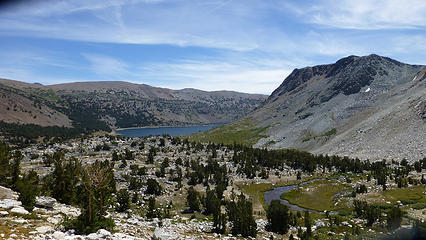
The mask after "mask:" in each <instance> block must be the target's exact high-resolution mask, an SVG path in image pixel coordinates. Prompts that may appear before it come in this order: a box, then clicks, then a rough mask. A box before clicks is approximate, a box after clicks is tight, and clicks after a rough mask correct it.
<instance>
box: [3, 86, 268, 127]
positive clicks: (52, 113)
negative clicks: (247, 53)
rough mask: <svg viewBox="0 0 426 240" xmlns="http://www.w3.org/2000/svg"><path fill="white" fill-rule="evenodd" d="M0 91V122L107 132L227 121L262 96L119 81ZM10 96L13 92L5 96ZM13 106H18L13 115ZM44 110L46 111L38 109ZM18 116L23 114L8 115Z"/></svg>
mask: <svg viewBox="0 0 426 240" xmlns="http://www.w3.org/2000/svg"><path fill="white" fill-rule="evenodd" d="M0 91H2V92H3V95H2V96H3V97H4V98H5V99H4V101H3V102H4V104H3V106H1V108H0V109H1V110H0V111H2V114H1V119H0V120H3V121H6V122H12V123H32V124H37V125H43V126H65V127H71V126H75V125H76V124H77V123H78V122H80V123H79V126H80V127H83V128H85V127H86V125H85V124H84V123H83V122H84V121H87V120H89V119H91V120H92V122H91V123H87V122H86V124H89V125H90V124H92V125H99V126H100V125H107V126H110V127H112V128H116V127H118V128H120V127H121V128H122V127H142V126H161V125H172V126H173V125H176V126H183V125H196V124H208V123H217V122H230V121H234V120H237V119H238V118H240V117H242V116H243V115H245V114H247V113H248V112H249V111H251V110H252V109H254V108H255V107H256V106H257V105H259V104H260V103H262V102H263V101H264V100H265V99H266V97H267V96H266V95H262V94H246V93H239V92H232V91H212V92H208V91H202V90H197V89H181V90H172V89H168V88H159V87H152V86H150V85H147V84H135V83H130V82H124V81H99V82H74V83H63V84H54V85H40V84H31V83H25V82H19V81H14V80H8V79H0ZM11 92H15V93H16V94H15V95H14V96H13V97H12V98H9V97H10V94H11ZM22 100H25V101H26V102H27V104H25V106H24V105H22V104H19V102H20V101H22ZM15 105H16V106H20V105H22V106H20V108H19V109H16V111H14V110H15V108H14V107H13V106H15ZM11 108H13V109H12V111H10V109H11ZM44 108H45V109H47V110H46V111H47V112H42V111H39V110H41V109H44ZM21 112H22V113H25V114H27V113H28V114H27V115H28V116H26V115H25V114H24V115H22V114H20V115H19V117H9V116H14V115H16V113H21ZM29 112H31V113H30V114H29ZM37 119H40V121H37ZM41 119H56V120H57V121H56V120H55V121H54V120H52V121H45V122H42V121H41ZM18 120H19V121H18ZM104 127H105V126H102V128H104Z"/></svg>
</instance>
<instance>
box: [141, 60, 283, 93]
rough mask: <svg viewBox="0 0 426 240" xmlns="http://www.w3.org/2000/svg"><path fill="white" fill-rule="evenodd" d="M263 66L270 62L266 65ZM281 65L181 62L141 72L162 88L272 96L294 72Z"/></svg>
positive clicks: (159, 64) (150, 67)
mask: <svg viewBox="0 0 426 240" xmlns="http://www.w3.org/2000/svg"><path fill="white" fill-rule="evenodd" d="M262 62H263V63H265V62H267V65H264V64H263V63H262ZM282 64H283V63H282V62H279V61H277V62H275V63H272V62H271V61H269V62H268V61H262V60H261V59H259V60H258V64H255V63H250V62H244V61H243V62H218V61H210V62H200V61H180V62H177V63H169V64H165V63H157V64H150V65H145V66H142V67H141V68H140V70H141V73H142V75H143V77H144V78H147V79H150V78H152V79H160V80H161V84H160V86H162V87H169V88H174V89H180V88H197V89H202V90H207V91H217V90H235V91H239V92H247V93H263V94H270V93H271V92H272V91H273V90H275V88H277V87H278V86H279V85H280V84H281V83H282V81H283V80H284V78H285V77H287V75H288V74H290V72H291V70H290V69H287V68H285V67H283V66H282Z"/></svg>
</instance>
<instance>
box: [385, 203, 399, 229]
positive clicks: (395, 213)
mask: <svg viewBox="0 0 426 240" xmlns="http://www.w3.org/2000/svg"><path fill="white" fill-rule="evenodd" d="M401 221H402V211H401V209H400V208H398V207H392V208H391V210H390V211H389V213H388V215H387V228H388V229H389V230H395V229H397V228H399V227H400V226H401Z"/></svg>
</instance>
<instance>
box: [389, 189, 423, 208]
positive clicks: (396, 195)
mask: <svg viewBox="0 0 426 240" xmlns="http://www.w3.org/2000/svg"><path fill="white" fill-rule="evenodd" d="M425 191H426V190H425V186H423V185H419V186H414V187H407V188H396V189H390V190H387V191H384V192H383V193H382V195H383V196H384V197H385V200H386V201H389V202H391V203H392V204H395V203H396V202H397V201H401V202H412V203H426V194H424V192H425Z"/></svg>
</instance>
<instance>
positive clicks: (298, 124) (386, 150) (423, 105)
mask: <svg viewBox="0 0 426 240" xmlns="http://www.w3.org/2000/svg"><path fill="white" fill-rule="evenodd" d="M425 79H426V67H425V66H420V65H409V64H404V63H401V62H398V61H395V60H393V59H390V58H387V57H382V56H378V55H369V56H364V57H358V56H349V57H346V58H343V59H340V60H339V61H337V62H336V63H334V64H327V65H319V66H314V67H305V68H302V69H295V70H294V71H293V72H292V73H291V74H290V75H289V76H288V77H287V78H286V79H285V80H284V81H283V83H282V84H281V86H279V87H278V88H277V89H276V90H275V91H274V92H273V93H272V94H271V96H269V98H268V99H267V100H266V101H265V103H264V104H262V106H260V107H258V108H257V109H256V110H254V111H253V112H251V113H250V114H249V115H248V116H246V117H245V118H244V119H243V120H241V121H240V122H239V123H241V124H240V125H241V126H242V127H239V126H238V125H239V123H238V122H237V123H234V124H232V128H233V129H236V131H240V132H243V131H248V129H246V128H247V127H245V126H249V127H250V129H249V130H250V131H251V132H256V131H255V129H262V131H261V132H258V134H257V135H252V138H253V139H255V141H254V142H251V143H254V146H255V147H268V148H272V149H277V148H297V149H304V150H308V151H310V152H313V153H323V154H337V155H347V156H351V157H354V158H355V157H359V158H361V159H372V160H381V159H383V158H386V159H399V160H400V159H402V158H407V159H413V160H418V159H421V158H424V157H426V142H425V141H426V80H425ZM248 121H249V122H251V124H248V125H247V122H248ZM229 128H230V127H229V126H224V127H222V128H220V129H215V130H213V131H210V132H208V133H206V134H204V135H203V137H199V136H198V137H199V138H200V139H203V138H204V139H210V140H212V139H215V138H216V139H223V138H221V137H218V136H220V134H222V135H226V134H229V132H227V130H226V129H229ZM212 136H215V137H214V138H212Z"/></svg>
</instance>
